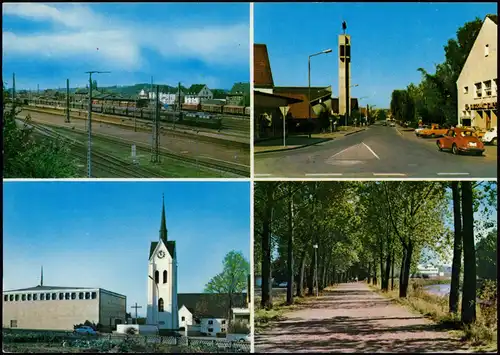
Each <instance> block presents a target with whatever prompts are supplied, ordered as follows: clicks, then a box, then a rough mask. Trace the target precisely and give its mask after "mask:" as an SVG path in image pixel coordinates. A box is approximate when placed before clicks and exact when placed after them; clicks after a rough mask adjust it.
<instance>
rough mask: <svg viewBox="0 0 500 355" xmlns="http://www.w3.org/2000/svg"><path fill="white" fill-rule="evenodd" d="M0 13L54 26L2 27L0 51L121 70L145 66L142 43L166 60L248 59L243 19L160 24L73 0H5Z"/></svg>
mask: <svg viewBox="0 0 500 355" xmlns="http://www.w3.org/2000/svg"><path fill="white" fill-rule="evenodd" d="M3 15H4V16H16V17H21V18H24V19H27V20H30V21H41V22H49V23H51V24H53V25H55V28H54V30H52V31H51V32H46V33H32V34H24V33H23V34H16V33H13V32H9V31H5V32H3V34H2V38H3V54H4V55H6V56H16V55H20V56H30V55H31V56H40V55H41V56H43V57H50V58H54V59H68V58H74V59H75V60H82V61H88V62H93V63H102V62H103V61H104V62H105V63H106V64H107V65H108V66H110V65H112V66H113V68H117V67H118V68H119V69H126V70H134V69H138V68H140V67H143V66H145V65H147V58H145V57H144V56H143V55H142V54H141V50H142V49H145V48H147V49H151V50H153V51H156V52H157V53H159V54H160V55H161V56H163V57H165V58H168V59H173V58H178V59H181V60H182V59H198V60H201V61H203V62H205V63H208V64H216V65H235V64H239V63H244V65H247V63H248V58H249V27H248V25H247V24H232V25H227V26H213V25H211V26H203V25H200V23H199V21H197V23H196V26H193V27H191V28H190V27H189V25H188V24H187V25H184V26H183V27H182V28H179V27H174V28H168V27H167V28H165V26H164V24H148V23H146V24H144V23H140V24H139V23H127V22H124V21H122V20H118V19H115V18H111V17H109V16H106V17H104V16H102V15H100V14H99V13H96V12H95V11H92V10H91V9H90V8H88V7H85V6H83V5H78V4H71V5H66V6H57V7H56V5H53V4H50V5H47V4H37V3H20V4H16V3H9V4H3ZM187 21H189V19H187ZM61 26H62V27H63V28H64V30H61V28H60V27H61ZM97 48H99V49H97Z"/></svg>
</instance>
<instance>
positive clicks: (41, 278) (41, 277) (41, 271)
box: [40, 265, 43, 286]
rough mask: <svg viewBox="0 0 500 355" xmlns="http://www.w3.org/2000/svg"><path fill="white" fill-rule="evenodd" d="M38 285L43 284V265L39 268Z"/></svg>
mask: <svg viewBox="0 0 500 355" xmlns="http://www.w3.org/2000/svg"><path fill="white" fill-rule="evenodd" d="M40 286H43V265H42V268H41V270H40Z"/></svg>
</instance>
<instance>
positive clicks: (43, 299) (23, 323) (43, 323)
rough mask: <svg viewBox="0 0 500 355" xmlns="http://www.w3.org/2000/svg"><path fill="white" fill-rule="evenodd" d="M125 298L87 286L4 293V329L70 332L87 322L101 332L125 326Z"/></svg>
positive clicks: (24, 289) (32, 289) (37, 288)
mask: <svg viewBox="0 0 500 355" xmlns="http://www.w3.org/2000/svg"><path fill="white" fill-rule="evenodd" d="M126 305H127V299H126V296H124V295H121V294H118V293H116V292H111V291H108V290H104V289H102V288H88V287H60V286H36V287H30V288H23V289H17V290H11V291H4V292H3V312H2V313H3V314H2V327H3V328H20V329H47V330H73V327H74V325H75V324H81V323H84V322H85V321H86V320H88V321H90V322H92V323H95V324H101V326H102V327H103V330H105V329H108V330H109V329H115V327H116V325H117V324H122V323H125V314H126V313H125V312H126Z"/></svg>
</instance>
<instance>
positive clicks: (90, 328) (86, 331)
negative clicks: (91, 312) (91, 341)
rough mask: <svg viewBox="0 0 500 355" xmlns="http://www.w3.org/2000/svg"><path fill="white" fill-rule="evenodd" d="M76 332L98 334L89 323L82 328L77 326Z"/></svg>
mask: <svg viewBox="0 0 500 355" xmlns="http://www.w3.org/2000/svg"><path fill="white" fill-rule="evenodd" d="M74 333H75V334H80V335H97V332H96V331H95V330H94V329H92V327H89V326H87V325H84V326H81V327H80V328H76V329H75V331H74Z"/></svg>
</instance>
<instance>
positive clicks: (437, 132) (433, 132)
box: [419, 124, 448, 138]
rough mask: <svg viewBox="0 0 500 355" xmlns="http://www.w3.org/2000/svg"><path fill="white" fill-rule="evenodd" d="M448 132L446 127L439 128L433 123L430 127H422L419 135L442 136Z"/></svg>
mask: <svg viewBox="0 0 500 355" xmlns="http://www.w3.org/2000/svg"><path fill="white" fill-rule="evenodd" d="M447 132H448V129H447V128H441V127H439V125H438V124H433V125H432V126H431V128H428V129H423V130H421V131H420V132H419V136H420V137H423V138H427V137H431V138H436V137H441V136H444V135H445V134H446V133H447Z"/></svg>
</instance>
